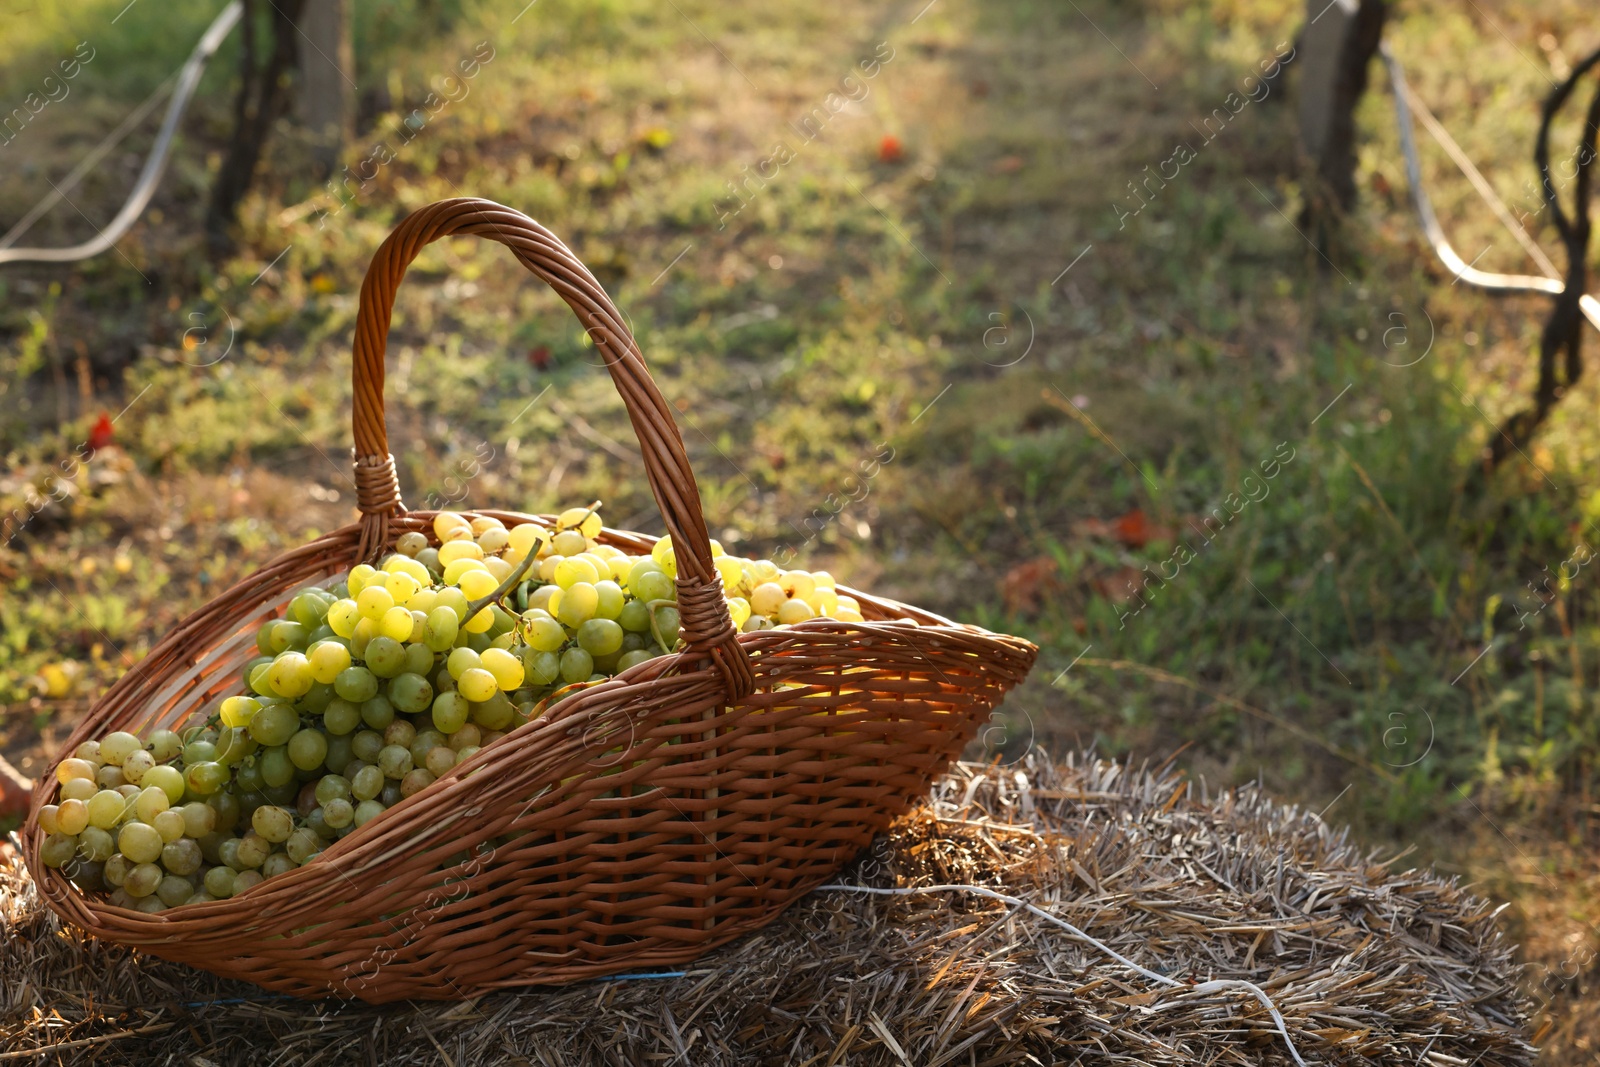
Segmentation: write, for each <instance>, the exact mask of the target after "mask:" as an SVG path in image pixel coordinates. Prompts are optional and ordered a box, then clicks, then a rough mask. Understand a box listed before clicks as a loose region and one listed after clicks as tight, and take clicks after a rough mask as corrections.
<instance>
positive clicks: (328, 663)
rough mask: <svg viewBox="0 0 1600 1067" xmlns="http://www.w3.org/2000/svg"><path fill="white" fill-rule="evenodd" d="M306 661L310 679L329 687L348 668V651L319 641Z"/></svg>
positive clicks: (331, 643) (336, 643) (340, 646)
mask: <svg viewBox="0 0 1600 1067" xmlns="http://www.w3.org/2000/svg"><path fill="white" fill-rule="evenodd" d="M306 659H307V661H308V662H309V663H310V665H311V677H312V678H313V679H315V680H316V681H317V682H320V683H321V684H323V685H331V684H332V683H333V682H334V680H335V679H337V678H338V677H339V674H340V672H341V671H343V670H344V669H345V668H347V667H349V666H350V650H349V649H348V648H346V647H345V646H344V645H342V644H340V643H339V642H338V641H319V642H318V643H317V644H316V646H315V647H314V648H312V649H311V651H310V653H309V654H308V655H307V656H306ZM228 725H230V726H233V725H236V724H234V723H229V724H228ZM237 725H243V724H242V723H241V724H237Z"/></svg>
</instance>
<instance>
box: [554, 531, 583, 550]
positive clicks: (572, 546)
mask: <svg viewBox="0 0 1600 1067" xmlns="http://www.w3.org/2000/svg"><path fill="white" fill-rule="evenodd" d="M550 546H551V548H552V549H553V550H554V551H555V554H556V555H558V556H576V555H577V554H578V553H579V552H582V551H583V550H584V549H586V548H588V547H589V542H588V540H587V539H586V538H585V537H584V536H583V534H582V533H580V532H579V531H577V530H562V531H561V532H560V533H558V534H556V535H555V536H554V537H552V538H551V539H550Z"/></svg>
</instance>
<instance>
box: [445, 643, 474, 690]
mask: <svg viewBox="0 0 1600 1067" xmlns="http://www.w3.org/2000/svg"><path fill="white" fill-rule="evenodd" d="M444 664H445V667H446V668H447V669H448V670H449V671H450V677H452V678H454V679H455V680H456V681H457V682H459V681H460V680H461V676H462V675H463V674H465V673H466V672H467V671H469V670H471V669H473V668H474V667H482V666H483V660H482V659H481V658H480V657H479V655H478V654H477V653H476V652H474V651H473V650H472V649H470V648H458V649H455V650H454V651H452V652H451V653H450V656H449V658H447V659H446V660H445V661H444Z"/></svg>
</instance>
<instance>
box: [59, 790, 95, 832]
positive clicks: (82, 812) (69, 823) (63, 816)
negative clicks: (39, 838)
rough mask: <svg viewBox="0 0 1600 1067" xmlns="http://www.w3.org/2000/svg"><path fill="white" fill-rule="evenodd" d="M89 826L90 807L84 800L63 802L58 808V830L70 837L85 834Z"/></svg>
mask: <svg viewBox="0 0 1600 1067" xmlns="http://www.w3.org/2000/svg"><path fill="white" fill-rule="evenodd" d="M88 825H89V806H88V804H86V803H85V802H84V801H82V800H73V799H68V800H63V801H62V802H61V803H60V804H59V805H57V807H56V829H57V831H58V832H60V833H63V834H66V835H67V836H69V837H76V836H77V835H79V834H81V833H83V830H84V827H86V826H88Z"/></svg>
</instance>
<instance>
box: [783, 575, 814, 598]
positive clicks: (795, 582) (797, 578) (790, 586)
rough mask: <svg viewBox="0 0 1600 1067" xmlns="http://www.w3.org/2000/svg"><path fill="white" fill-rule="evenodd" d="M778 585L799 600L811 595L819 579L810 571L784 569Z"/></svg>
mask: <svg viewBox="0 0 1600 1067" xmlns="http://www.w3.org/2000/svg"><path fill="white" fill-rule="evenodd" d="M778 587H779V588H781V589H782V590H783V591H784V592H785V593H787V594H789V595H790V596H792V597H795V598H797V599H799V600H804V599H805V598H806V597H808V596H810V595H811V593H812V591H813V590H815V589H816V588H817V580H816V579H815V578H813V577H811V574H810V572H809V571H784V572H783V574H782V575H780V576H779V578H778Z"/></svg>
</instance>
